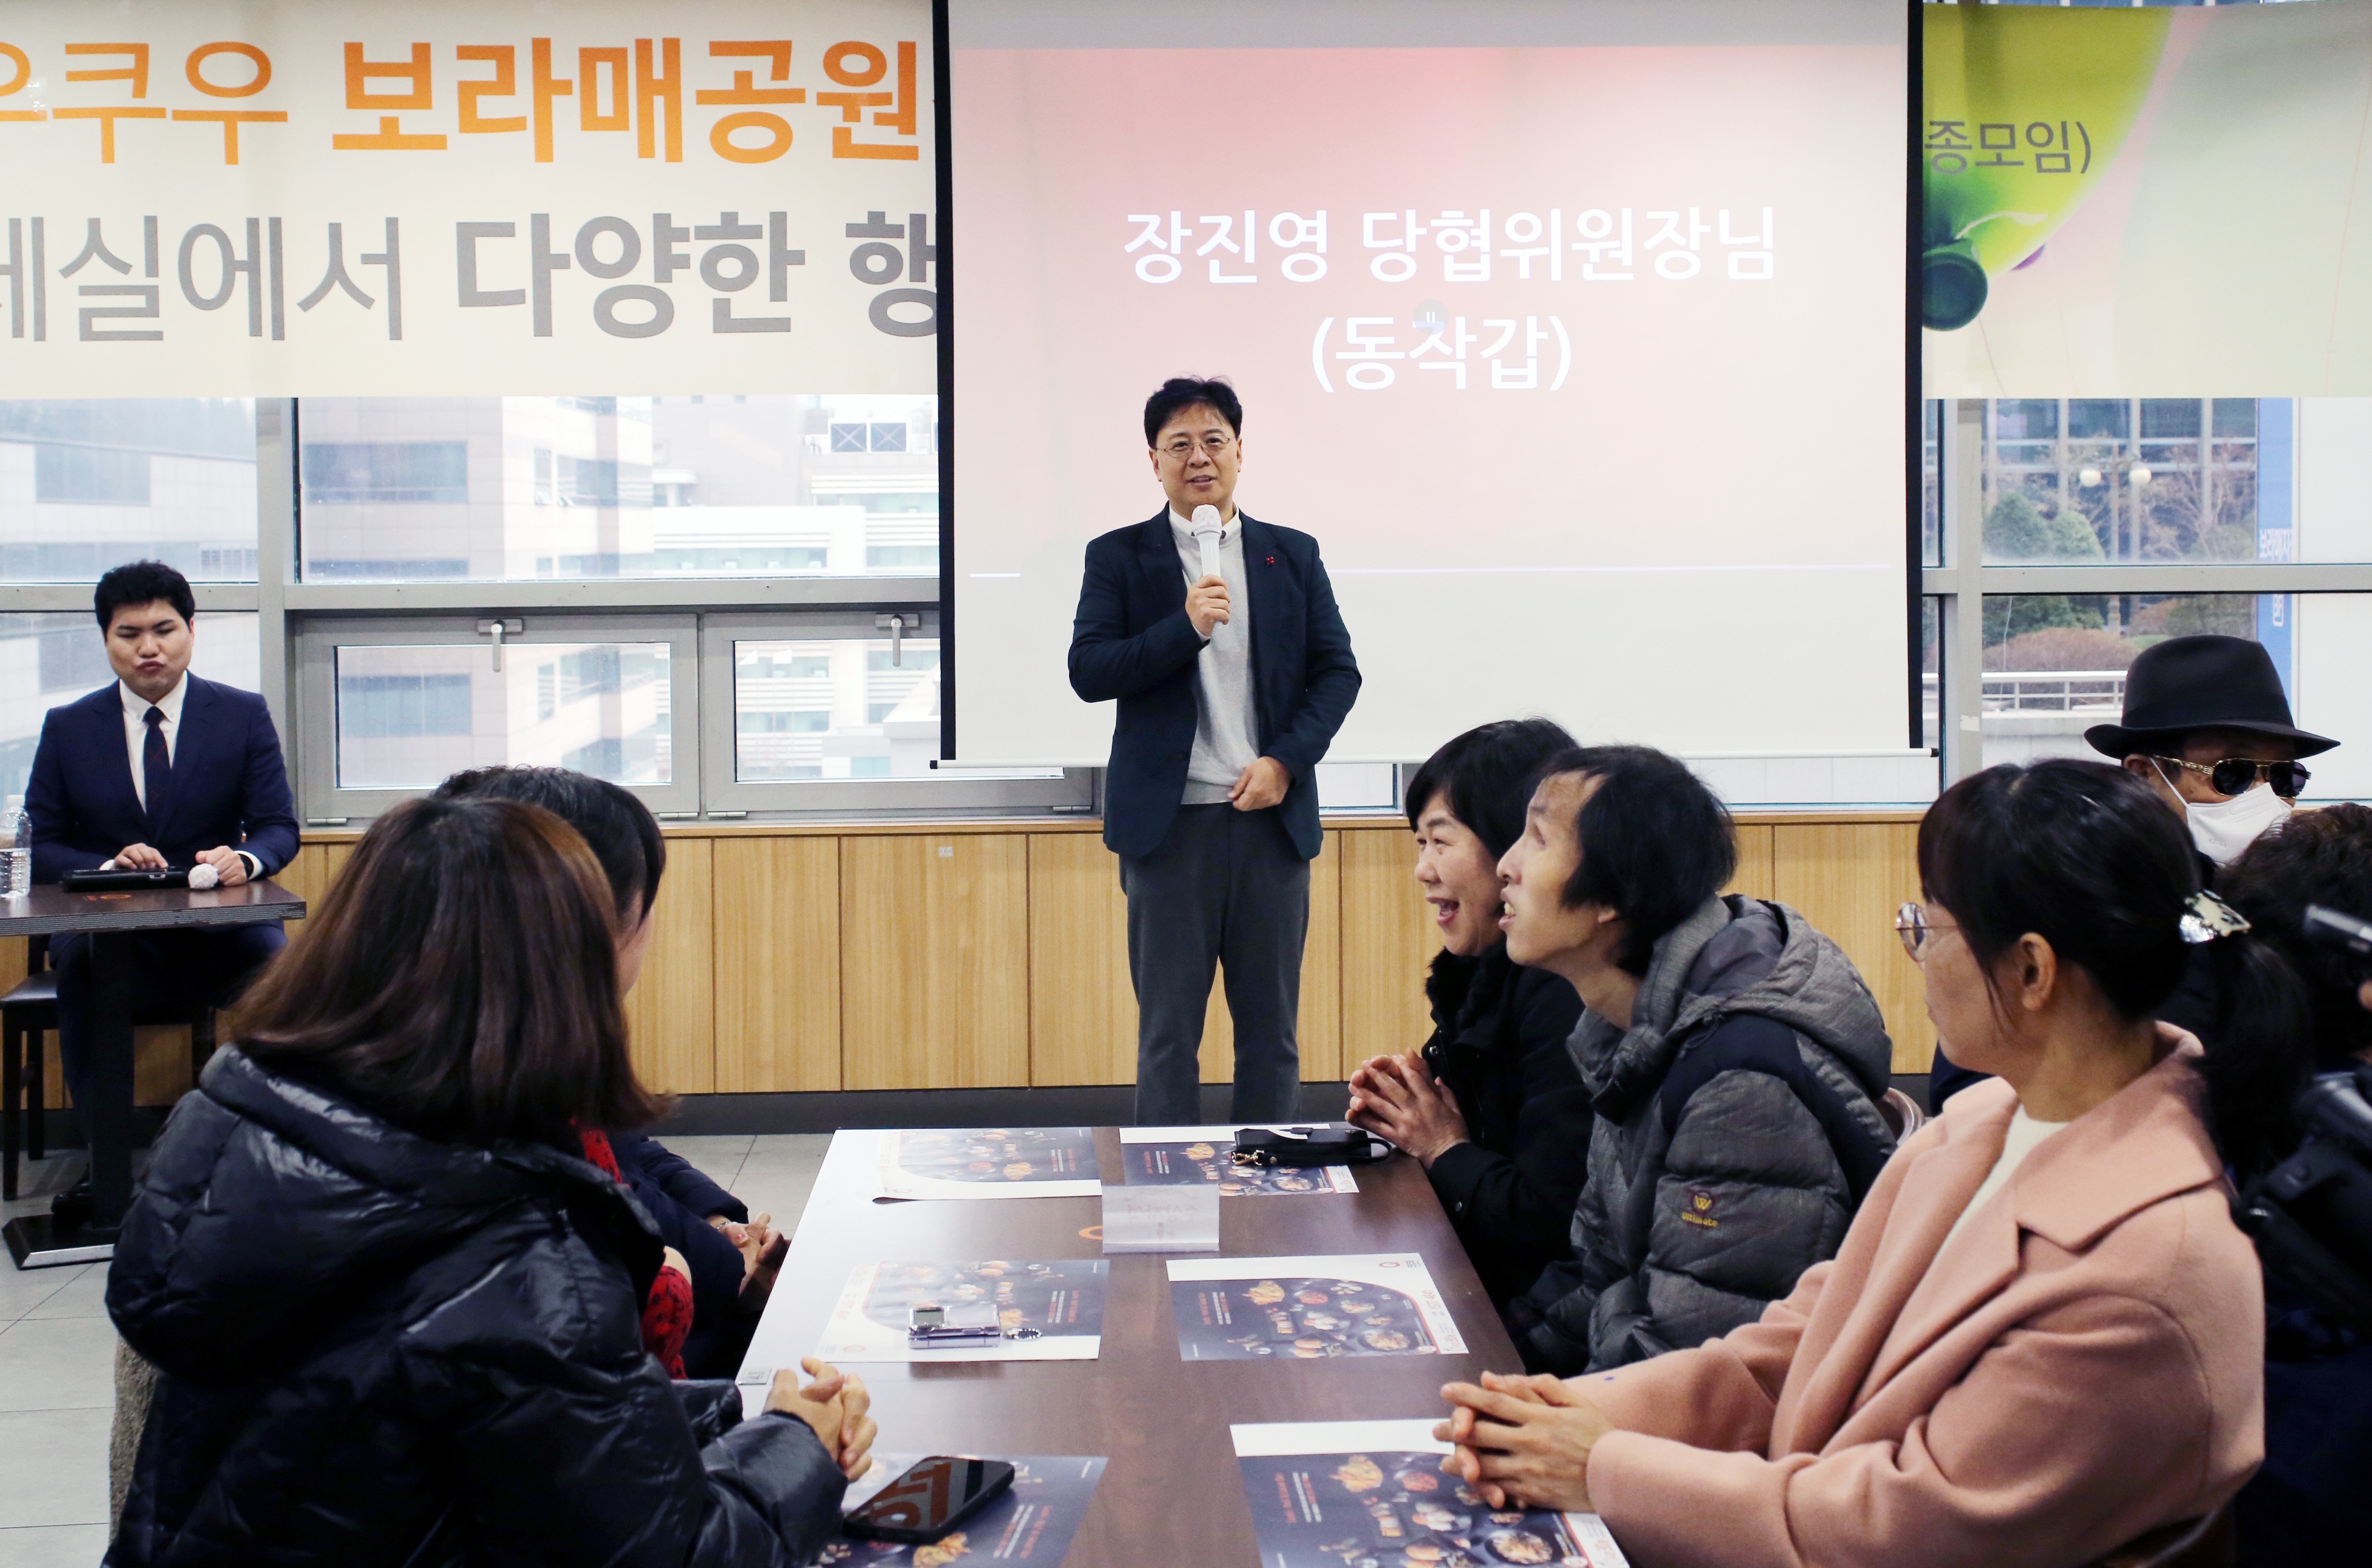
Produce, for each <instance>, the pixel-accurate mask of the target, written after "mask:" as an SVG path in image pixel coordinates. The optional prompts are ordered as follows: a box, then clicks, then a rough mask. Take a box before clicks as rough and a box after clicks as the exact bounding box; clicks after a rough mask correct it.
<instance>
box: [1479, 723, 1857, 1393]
mask: <svg viewBox="0 0 2372 1568" xmlns="http://www.w3.org/2000/svg"><path fill="white" fill-rule="evenodd" d="M1551 767H1552V772H1549V773H1548V774H1546V775H1544V777H1543V779H1542V782H1541V786H1540V789H1539V791H1538V792H1537V793H1536V794H1535V796H1534V801H1533V812H1532V819H1531V826H1530V827H1529V828H1528V829H1527V831H1526V836H1525V839H1524V841H1522V842H1518V843H1517V846H1516V848H1515V849H1513V850H1511V851H1509V852H1508V854H1507V857H1506V860H1504V861H1502V862H1501V865H1500V871H1501V878H1502V881H1503V883H1504V884H1505V886H1506V900H1507V906H1508V910H1509V913H1508V915H1507V916H1506V922H1505V923H1506V925H1507V928H1508V952H1509V955H1510V956H1511V957H1513V958H1517V960H1518V961H1519V962H1524V963H1528V964H1534V965H1538V966H1539V967H1541V968H1544V969H1550V970H1555V971H1556V972H1558V973H1560V974H1563V975H1564V977H1565V978H1566V979H1567V980H1569V981H1572V982H1573V984H1574V988H1575V990H1576V991H1578V992H1579V993H1581V996H1582V999H1583V1002H1584V1003H1585V1005H1586V1006H1585V1010H1584V1012H1583V1014H1582V1017H1581V1022H1580V1024H1579V1026H1578V1027H1577V1028H1576V1029H1575V1030H1574V1034H1573V1039H1572V1040H1571V1041H1570V1042H1569V1046H1568V1049H1569V1050H1570V1051H1572V1052H1573V1056H1574V1062H1575V1065H1576V1067H1578V1068H1579V1070H1580V1072H1581V1076H1582V1082H1583V1085H1584V1086H1585V1087H1586V1088H1587V1090H1588V1091H1589V1094H1590V1103H1591V1107H1592V1109H1594V1110H1595V1112H1596V1113H1597V1117H1598V1123H1597V1128H1596V1131H1595V1132H1593V1133H1592V1134H1591V1141H1590V1149H1589V1174H1588V1178H1587V1180H1586V1181H1585V1182H1584V1184H1583V1186H1582V1191H1581V1197H1580V1200H1579V1202H1578V1203H1577V1205H1576V1208H1575V1211H1574V1221H1573V1241H1574V1254H1575V1256H1574V1260H1573V1261H1571V1262H1569V1263H1561V1264H1557V1265H1553V1266H1552V1267H1551V1268H1550V1270H1549V1271H1548V1272H1546V1273H1544V1274H1543V1275H1542V1276H1541V1279H1540V1281H1539V1283H1536V1284H1534V1285H1533V1287H1532V1288H1531V1289H1530V1290H1529V1291H1528V1292H1527V1293H1526V1294H1525V1295H1523V1296H1521V1297H1519V1298H1517V1300H1516V1301H1515V1302H1513V1303H1511V1304H1510V1307H1509V1308H1508V1318H1509V1322H1508V1327H1509V1329H1510V1330H1511V1331H1512V1332H1513V1334H1514V1335H1515V1338H1516V1342H1517V1348H1518V1349H1519V1350H1520V1351H1521V1352H1522V1353H1523V1356H1524V1361H1525V1364H1526V1365H1527V1367H1529V1369H1530V1370H1532V1371H1535V1372H1554V1373H1558V1374H1560V1375H1565V1376H1570V1375H1573V1374H1576V1373H1580V1372H1585V1371H1596V1370H1600V1369H1603V1368H1606V1367H1610V1366H1620V1365H1624V1364H1626V1363H1629V1362H1634V1361H1641V1360H1645V1358H1647V1357H1649V1356H1652V1355H1657V1354H1660V1353H1663V1352H1665V1351H1667V1350H1672V1349H1677V1348H1680V1347H1683V1346H1690V1345H1695V1344H1699V1343H1702V1342H1703V1341H1705V1340H1708V1339H1712V1338H1715V1337H1716V1336H1718V1335H1721V1334H1726V1333H1727V1332H1728V1331H1729V1330H1732V1329H1735V1328H1737V1327H1738V1326H1739V1325H1741V1324H1744V1323H1749V1322H1751V1321H1753V1320H1754V1319H1755V1318H1758V1317H1760V1316H1761V1315H1762V1309H1763V1308H1764V1307H1766V1306H1767V1305H1769V1304H1770V1302H1772V1301H1773V1300H1774V1299H1776V1298H1777V1297H1779V1296H1783V1295H1785V1294H1786V1293H1787V1292H1788V1291H1789V1290H1790V1289H1792V1288H1793V1286H1794V1284H1795V1282H1796V1278H1797V1276H1799V1275H1800V1274H1802V1273H1803V1272H1804V1271H1805V1270H1806V1269H1808V1268H1809V1267H1810V1266H1811V1265H1812V1264H1814V1263H1816V1262H1819V1261H1820V1260H1822V1259H1825V1258H1829V1257H1832V1256H1834V1255H1835V1252H1836V1249H1837V1248H1838V1246H1839V1245H1840V1244H1841V1243H1842V1242H1843V1239H1844V1234H1845V1229H1846V1227H1847V1225H1849V1224H1850V1223H1851V1222H1852V1219H1853V1216H1854V1212H1855V1209H1856V1208H1858V1207H1859V1205H1860V1202H1861V1199H1862V1195H1863V1194H1864V1193H1865V1192H1866V1191H1868V1188H1869V1184H1870V1182H1871V1181H1872V1180H1873V1179H1875V1178H1876V1177H1877V1175H1878V1168H1879V1167H1881V1166H1883V1165H1884V1164H1885V1163H1886V1159H1887V1156H1889V1155H1890V1154H1892V1153H1893V1151H1894V1143H1895V1132H1894V1130H1893V1127H1892V1125H1891V1123H1890V1122H1889V1119H1888V1117H1887V1116H1886V1114H1885V1112H1884V1110H1883V1109H1881V1102H1882V1101H1883V1099H1884V1097H1885V1094H1886V1088H1887V1080H1888V1075H1889V1071H1890V1068H1891V1061H1892V1046H1891V1043H1890V1042H1889V1040H1888V1038H1887V1034H1886V1025H1885V1021H1884V1019H1883V1018H1882V1017H1881V1016H1879V1014H1878V1004H1877V1003H1876V1001H1875V1000H1874V999H1873V998H1872V997H1871V995H1870V993H1869V988H1868V987H1867V986H1866V984H1864V983H1863V981H1862V978H1861V976H1860V974H1859V972H1858V971H1856V970H1855V968H1854V966H1853V961H1852V960H1851V959H1850V958H1846V957H1845V955H1844V953H1843V951H1842V950H1841V949H1840V948H1839V947H1837V945H1836V944H1835V943H1834V942H1832V941H1831V940H1830V939H1829V938H1828V937H1827V936H1825V935H1821V934H1820V932H1819V931H1816V930H1814V929H1813V928H1812V927H1811V926H1810V925H1809V924H1808V923H1806V921H1805V920H1804V918H1803V916H1801V915H1800V914H1797V913H1796V912H1795V911H1794V910H1791V909H1789V908H1788V907H1787V906H1786V905H1785V904H1778V903H1771V902H1767V901H1765V900H1760V899H1752V898H1746V897H1742V896H1738V895H1732V896H1729V897H1727V898H1723V897H1715V896H1714V889H1717V888H1719V887H1720V886H1721V885H1722V884H1723V883H1724V882H1726V881H1727V880H1728V878H1729V875H1730V873H1731V871H1732V870H1733V869H1734V867H1735V864H1736V851H1735V848H1734V839H1733V834H1732V830H1731V827H1730V823H1729V818H1728V813H1727V811H1726V810H1725V809H1724V808H1723V807H1722V806H1721V804H1720V802H1719V801H1717V800H1715V798H1714V797H1713V796H1712V794H1711V793H1710V792H1709V791H1707V790H1706V789H1705V787H1704V786H1703V784H1701V783H1699V782H1698V781H1697V779H1696V778H1695V776H1694V775H1693V774H1692V773H1690V772H1688V770H1687V768H1686V767H1685V766H1684V765H1683V764H1681V763H1680V762H1679V761H1677V760H1675V759H1672V758H1669V757H1666V756H1664V755H1663V754H1662V753H1660V752H1656V751H1650V750H1646V749H1643V748H1634V747H1601V748H1589V749H1578V750H1576V751H1574V752H1571V753H1568V754H1567V755H1566V756H1565V757H1564V758H1560V759H1558V760H1557V761H1555V762H1553V763H1552V764H1551Z"/></svg>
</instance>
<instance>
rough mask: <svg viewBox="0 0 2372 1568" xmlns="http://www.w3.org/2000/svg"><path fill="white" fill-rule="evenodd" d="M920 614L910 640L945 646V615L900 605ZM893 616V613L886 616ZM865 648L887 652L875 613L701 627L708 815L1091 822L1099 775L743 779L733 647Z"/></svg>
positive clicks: (720, 619)
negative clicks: (840, 644) (838, 644)
mask: <svg viewBox="0 0 2372 1568" xmlns="http://www.w3.org/2000/svg"><path fill="white" fill-rule="evenodd" d="M895 608H896V612H897V613H902V614H918V615H919V616H920V617H921V621H922V624H921V625H920V626H919V627H912V626H910V627H908V628H907V630H906V635H907V636H909V637H919V638H924V639H936V638H937V637H938V635H939V610H938V604H937V601H936V599H935V600H933V601H931V602H930V603H929V604H928V605H927V606H924V605H914V606H912V607H909V606H898V607H895ZM888 612H890V611H888V610H885V611H883V613H888ZM825 641H862V642H878V643H882V644H885V645H886V644H887V643H888V642H889V637H888V634H887V633H886V632H884V630H883V629H882V628H881V627H880V626H879V625H878V623H877V622H876V621H875V620H874V612H873V611H871V610H865V611H862V612H852V611H845V610H843V611H831V610H816V611H809V612H806V613H787V612H773V613H751V612H749V611H719V612H717V613H715V614H706V615H703V616H702V617H701V618H700V662H701V677H702V685H703V691H705V692H706V693H707V694H708V696H709V699H710V700H709V701H708V703H707V704H706V705H705V706H704V707H703V709H702V712H701V715H700V726H701V777H702V779H703V781H705V782H704V785H703V787H704V790H705V794H706V806H705V809H706V811H707V813H708V815H710V816H712V817H716V816H740V815H745V814H746V815H748V816H750V817H764V818H768V819H785V820H799V819H822V818H830V819H846V818H848V817H849V816H851V815H854V814H859V813H861V814H862V815H864V816H866V817H869V818H892V819H894V818H899V817H932V818H941V817H950V816H989V815H994V816H1012V815H1029V816H1042V815H1048V814H1052V813H1057V812H1060V813H1064V814H1078V815H1083V814H1085V813H1087V812H1090V811H1092V810H1094V809H1095V807H1096V784H1095V773H1096V770H1094V769H1092V768H1066V769H1064V771H1063V774H1062V776H1061V777H1060V778H1009V777H1006V778H999V777H994V776H980V775H976V774H968V773H967V772H965V771H964V770H960V769H951V770H949V771H948V772H946V773H945V774H942V775H936V776H934V777H930V778H902V779H900V778H876V779H777V780H769V781H762V782H761V781H751V782H747V783H745V782H743V781H742V780H741V779H740V778H739V777H738V768H737V758H736V738H737V736H736V723H737V720H738V704H737V703H736V702H735V696H734V685H733V682H734V671H733V645H734V644H736V643H738V642H797V643H806V642H825Z"/></svg>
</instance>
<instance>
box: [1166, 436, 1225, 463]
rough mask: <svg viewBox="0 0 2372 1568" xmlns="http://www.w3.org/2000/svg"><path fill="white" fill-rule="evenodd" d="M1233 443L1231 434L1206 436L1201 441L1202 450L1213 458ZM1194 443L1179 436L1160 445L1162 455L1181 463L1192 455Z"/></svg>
mask: <svg viewBox="0 0 2372 1568" xmlns="http://www.w3.org/2000/svg"><path fill="white" fill-rule="evenodd" d="M1235 444H1236V438H1235V437H1234V436H1205V437H1203V441H1202V442H1201V446H1202V448H1203V450H1204V451H1206V452H1208V453H1210V454H1211V456H1213V457H1214V458H1215V457H1217V456H1218V455H1219V454H1220V453H1222V452H1224V451H1226V450H1227V448H1228V447H1232V446H1234V445H1235ZM1195 445H1196V443H1194V442H1192V441H1190V440H1188V439H1187V438H1186V437H1185V436H1180V437H1179V438H1178V439H1177V440H1175V441H1172V442H1170V443H1169V445H1168V446H1166V447H1162V448H1161V451H1162V455H1163V456H1165V457H1167V458H1169V460H1170V461H1172V462H1178V463H1182V462H1184V461H1185V460H1186V459H1189V458H1191V457H1192V456H1193V455H1194V447H1195Z"/></svg>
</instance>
